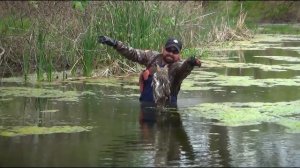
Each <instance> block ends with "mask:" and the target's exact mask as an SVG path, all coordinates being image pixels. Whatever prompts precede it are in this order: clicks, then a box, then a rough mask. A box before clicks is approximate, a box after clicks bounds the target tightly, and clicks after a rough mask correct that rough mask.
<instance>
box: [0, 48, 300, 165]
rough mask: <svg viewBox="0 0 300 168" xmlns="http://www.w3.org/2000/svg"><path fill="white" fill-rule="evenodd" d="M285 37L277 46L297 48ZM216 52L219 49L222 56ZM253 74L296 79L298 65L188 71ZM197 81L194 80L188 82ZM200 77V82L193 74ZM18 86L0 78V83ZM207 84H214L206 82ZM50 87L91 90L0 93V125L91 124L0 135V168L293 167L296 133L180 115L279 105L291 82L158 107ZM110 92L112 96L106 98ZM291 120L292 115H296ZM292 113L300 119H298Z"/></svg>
mask: <svg viewBox="0 0 300 168" xmlns="http://www.w3.org/2000/svg"><path fill="white" fill-rule="evenodd" d="M296 44H298V43H296V42H285V43H284V44H283V45H284V46H287V45H296ZM224 53H225V54H226V56H228V57H229V60H231V61H232V62H240V63H255V64H261V65H286V66H288V65H290V64H295V63H293V62H287V61H284V60H273V59H270V58H263V57H255V56H289V57H297V58H299V57H300V55H299V53H298V52H296V51H294V50H289V49H278V48H277V49H274V48H269V49H266V50H251V51H250V50H246V51H241V50H240V51H228V52H224ZM224 53H223V54H224ZM201 71H208V72H216V73H218V74H221V75H225V76H228V78H230V76H252V77H254V78H255V79H267V78H283V79H290V78H295V77H297V76H299V70H293V69H289V70H286V71H264V70H262V69H260V68H259V67H255V68H251V67H250V68H243V67H234V68H230V67H218V68H207V69H205V68H203V69H200V70H199V69H195V71H194V72H193V73H192V74H191V76H190V79H194V77H195V76H196V75H197V73H199V72H201ZM193 75H195V76H193ZM195 80H196V79H195ZM197 80H199V79H197ZM5 86H18V84H14V83H1V87H5ZM210 86H214V85H213V84H210ZM53 89H60V90H72V91H79V92H81V91H90V92H93V93H95V94H91V95H85V96H82V97H80V98H79V102H76V101H75V102H74V101H57V100H53V99H50V98H35V97H13V96H1V97H0V98H1V101H0V130H1V129H9V127H10V126H28V125H34V126H40V127H51V126H59V125H69V126H93V129H92V130H91V131H89V132H80V133H56V134H44V135H26V136H15V137H5V136H0V151H1V152H0V166H5V167H6V166H129V167H134V166H141V167H153V166H158V167H160V166H210V167H213V166H226V167H227V166H232V167H235V166H242V167H248V166H253V167H261V166H280V167H287V166H293V167H295V166H299V165H300V159H299V158H300V142H299V140H298V139H299V138H300V137H299V134H291V133H287V132H286V131H285V128H284V127H283V126H280V125H277V124H275V123H271V122H270V123H262V124H259V125H250V126H237V127H225V126H219V125H217V124H216V123H217V122H218V121H216V120H213V119H204V118H201V117H197V116H194V115H192V114H189V113H186V111H185V109H186V108H187V107H189V106H194V105H197V104H199V103H211V102H212V103H215V102H281V101H295V100H299V99H300V88H299V87H298V86H274V87H260V86H247V87H244V86H239V85H236V86H222V87H220V89H209V90H200V91H188V90H182V91H181V92H180V94H179V98H178V105H176V106H174V105H170V106H169V107H168V108H167V109H166V111H163V112H158V111H156V109H155V108H154V107H153V105H152V104H146V103H141V104H140V103H139V101H138V97H136V96H129V95H131V94H132V93H135V94H138V90H132V89H124V88H122V87H105V86H99V85H96V84H66V85H64V86H53ZM113 95H116V96H113ZM295 117H298V116H295ZM298 118H299V117H298Z"/></svg>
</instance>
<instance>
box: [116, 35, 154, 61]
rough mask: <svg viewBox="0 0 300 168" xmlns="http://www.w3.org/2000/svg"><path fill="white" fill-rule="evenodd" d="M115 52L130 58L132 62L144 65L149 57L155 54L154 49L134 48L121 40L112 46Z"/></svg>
mask: <svg viewBox="0 0 300 168" xmlns="http://www.w3.org/2000/svg"><path fill="white" fill-rule="evenodd" d="M114 48H115V49H116V50H117V52H118V53H119V54H120V55H122V56H124V57H125V58H127V59H128V60H131V61H133V62H137V63H139V64H142V65H146V66H147V64H148V63H149V60H150V59H151V57H153V56H154V55H155V51H151V50H140V49H134V48H132V47H128V46H126V45H124V44H123V43H122V42H120V41H118V42H117V46H116V47H114Z"/></svg>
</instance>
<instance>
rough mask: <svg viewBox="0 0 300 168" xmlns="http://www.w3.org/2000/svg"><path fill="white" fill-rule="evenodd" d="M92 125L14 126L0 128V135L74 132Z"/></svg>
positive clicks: (81, 130) (87, 129)
mask: <svg viewBox="0 0 300 168" xmlns="http://www.w3.org/2000/svg"><path fill="white" fill-rule="evenodd" d="M91 128H92V127H90V126H87V127H82V126H52V127H38V126H14V127H2V128H0V136H8V137H13V136H24V135H39V134H54V133H76V132H83V131H90V129H91Z"/></svg>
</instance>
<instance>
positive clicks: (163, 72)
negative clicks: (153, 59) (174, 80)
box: [152, 65, 171, 109]
mask: <svg viewBox="0 0 300 168" xmlns="http://www.w3.org/2000/svg"><path fill="white" fill-rule="evenodd" d="M152 88H153V98H154V102H155V104H156V106H157V107H158V108H159V109H163V107H164V106H165V104H166V102H167V101H171V97H170V93H171V92H170V81H169V75H168V66H167V65H166V66H164V67H163V68H160V67H159V66H157V70H156V72H155V73H154V74H153V80H152Z"/></svg>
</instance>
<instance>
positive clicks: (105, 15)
mask: <svg viewBox="0 0 300 168" xmlns="http://www.w3.org/2000/svg"><path fill="white" fill-rule="evenodd" d="M203 3H204V2H197V1H187V2H185V1H184V2H183V1H70V2H69V1H66V2H51V1H47V2H42V1H40V2H39V1H34V2H32V1H30V2H26V1H25V2H21V1H20V2H15V3H12V4H11V5H10V6H9V7H7V8H3V9H10V10H9V11H13V12H12V13H11V15H14V16H13V17H4V18H5V19H3V21H0V30H1V31H0V32H4V33H5V32H9V35H12V33H14V32H13V31H11V30H15V29H8V30H7V28H11V27H13V26H14V28H18V29H19V28H20V29H22V30H21V31H18V35H17V34H13V35H14V36H15V37H14V40H10V39H11V38H10V37H9V36H8V34H7V36H5V35H4V36H2V37H3V39H4V40H3V41H9V43H10V44H0V45H2V46H3V47H4V48H5V49H6V50H7V51H14V52H8V53H7V55H8V56H7V57H10V56H13V57H10V58H16V59H15V60H23V62H21V63H20V64H21V65H23V66H24V68H23V71H24V72H23V73H24V74H27V73H30V72H31V71H33V70H32V69H31V68H30V66H27V64H28V65H29V64H30V65H33V66H34V67H35V69H34V71H35V73H36V74H37V80H39V81H41V80H44V78H43V75H44V74H45V73H46V75H47V80H48V81H51V80H52V79H53V76H52V74H53V72H54V71H65V70H66V69H67V68H68V67H69V68H70V69H71V70H72V71H71V72H72V74H73V75H77V72H80V73H79V74H83V75H84V76H91V74H92V72H93V70H94V69H97V68H99V67H104V66H107V65H112V66H108V68H109V72H112V73H111V74H114V73H130V72H137V71H138V70H139V69H140V68H141V67H140V66H139V65H138V64H136V63H133V62H131V61H128V60H127V59H125V58H123V57H122V56H120V55H119V54H118V53H117V52H116V51H115V50H114V49H112V48H110V47H107V46H104V45H100V44H97V37H98V36H99V35H107V36H110V37H112V38H114V39H117V40H120V41H122V42H124V43H125V44H127V45H129V46H131V47H133V48H139V49H151V50H156V51H160V50H161V47H162V46H163V44H164V42H165V40H166V39H167V38H168V37H170V36H175V37H177V38H179V39H181V40H182V42H183V44H184V46H183V47H184V48H185V49H187V50H186V51H185V52H184V54H185V55H184V57H188V56H189V54H199V52H196V50H192V48H203V47H204V46H206V45H208V43H209V42H210V41H209V40H206V39H209V35H211V37H214V36H215V35H217V34H218V33H220V32H222V31H226V29H225V28H227V27H231V26H232V25H235V26H237V27H238V28H239V29H243V28H244V27H243V24H244V23H245V18H246V15H242V16H241V17H240V20H239V23H238V24H233V23H232V20H234V19H231V20H229V19H228V18H224V19H223V20H222V19H220V18H221V16H227V15H226V14H224V13H219V11H216V10H215V9H213V10H212V11H205V10H204V7H203ZM7 4H8V5H9V4H10V3H5V5H7ZM28 11H30V12H28ZM13 13H15V14H13ZM19 17H20V18H19ZM12 18H13V19H14V20H12ZM236 19H237V18H235V20H236ZM10 20H11V21H10ZM20 20H21V21H20ZM12 21H14V22H16V23H14V24H13V22H12ZM4 22H5V23H4ZM6 22H7V23H9V25H11V26H1V24H2V25H6ZM18 22H20V23H22V24H17V23H18ZM229 22H231V23H229ZM36 25H37V26H36ZM220 25H223V27H222V26H220ZM226 26H227V27H226ZM216 29H217V30H218V31H217V30H216ZM28 32H36V33H35V34H34V35H33V37H35V38H33V42H32V43H31V44H26V45H30V46H32V47H33V48H32V49H31V51H30V54H29V55H26V54H25V53H23V52H24V47H28V46H26V45H20V43H13V42H15V41H24V39H25V40H28V38H30V35H29V33H28ZM210 32H212V33H210ZM214 38H215V37H214ZM211 41H213V42H214V41H215V40H214V39H212V40H211ZM0 43H1V42H0ZM14 45H15V46H14ZM17 45H18V46H17ZM11 46H13V47H11ZM10 48H16V49H15V50H11V49H10ZM19 48H20V49H19ZM18 49H19V50H18ZM200 54H201V52H200ZM21 56H23V58H21ZM18 57H19V58H20V59H17V58H18ZM5 60H6V59H5ZM7 64H9V63H7ZM25 64H26V65H25ZM66 65H68V66H66ZM26 66H27V67H26ZM33 66H32V67H33ZM15 67H17V66H15ZM16 69H17V68H16ZM75 72H76V73H75Z"/></svg>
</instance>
